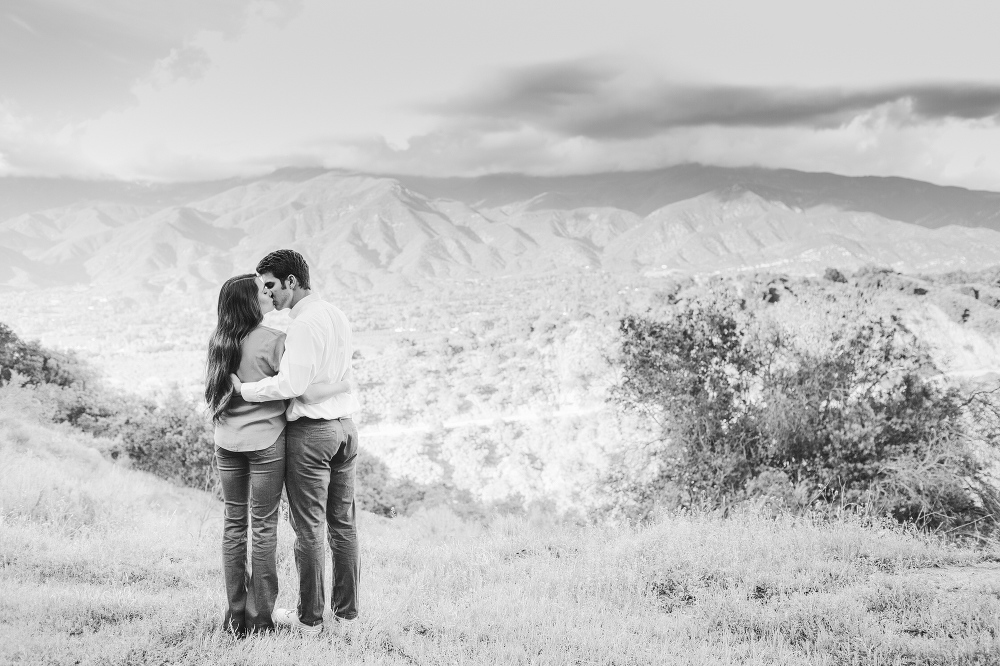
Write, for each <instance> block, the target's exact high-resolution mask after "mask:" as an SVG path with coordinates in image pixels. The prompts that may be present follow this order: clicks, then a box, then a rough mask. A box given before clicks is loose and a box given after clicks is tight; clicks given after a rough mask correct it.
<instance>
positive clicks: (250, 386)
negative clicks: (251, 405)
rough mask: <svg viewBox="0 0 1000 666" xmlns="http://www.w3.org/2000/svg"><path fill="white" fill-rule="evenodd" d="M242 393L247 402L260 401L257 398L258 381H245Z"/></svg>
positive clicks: (241, 387) (241, 388)
mask: <svg viewBox="0 0 1000 666" xmlns="http://www.w3.org/2000/svg"><path fill="white" fill-rule="evenodd" d="M240 395H241V396H243V399H244V400H246V401H247V402H260V400H259V399H258V398H257V382H243V385H242V386H240Z"/></svg>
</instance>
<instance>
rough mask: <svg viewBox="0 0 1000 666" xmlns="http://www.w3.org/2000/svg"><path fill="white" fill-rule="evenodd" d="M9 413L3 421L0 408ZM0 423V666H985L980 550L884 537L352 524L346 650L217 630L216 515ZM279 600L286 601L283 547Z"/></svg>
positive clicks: (991, 650)
mask: <svg viewBox="0 0 1000 666" xmlns="http://www.w3.org/2000/svg"><path fill="white" fill-rule="evenodd" d="M14 407H17V408H16V409H15V408H14ZM31 411H32V410H31V405H27V404H26V405H20V406H15V405H13V404H5V405H4V409H3V411H2V413H3V416H0V456H2V460H3V461H4V464H3V466H2V467H0V663H13V664H74V663H75V664H123V665H124V664H137V663H155V664H260V665H264V664H267V665H273V664H329V663H345V664H356V663H374V664H644V663H672V664H783V663H794V664H995V663H996V655H997V654H1000V567H998V565H997V564H996V562H997V561H1000V548H998V547H997V546H990V547H987V548H985V549H982V550H976V551H972V550H966V549H960V548H957V547H954V546H948V545H946V544H944V543H943V542H939V541H936V540H933V539H930V538H928V537H925V536H920V535H918V534H916V533H914V532H908V531H905V530H902V529H900V528H897V527H890V526H885V525H876V526H865V525H863V524H861V523H860V522H859V521H858V520H856V519H849V518H844V519H843V520H840V521H835V522H819V521H818V520H817V521H812V520H809V519H798V520H792V519H790V518H785V517H780V516H779V517H767V516H766V515H765V512H764V511H759V512H748V513H744V514H741V515H738V516H735V517H731V518H730V519H727V520H722V519H719V518H716V517H711V516H692V515H675V516H664V517H662V518H661V519H660V520H659V521H657V522H655V523H654V524H652V525H650V526H646V527H641V528H640V527H636V528H630V527H621V526H578V525H573V524H569V523H555V522H551V521H550V520H549V519H547V518H543V517H538V518H535V519H532V518H530V517H529V518H509V517H508V518H497V519H495V520H493V521H492V522H491V523H490V524H489V525H481V524H470V523H463V522H461V521H459V520H458V519H457V518H455V517H454V515H453V514H451V513H450V512H448V511H447V510H445V509H439V510H436V511H434V512H426V513H418V514H417V515H415V516H413V517H409V518H398V519H395V520H389V519H383V518H379V517H377V516H374V515H371V514H363V515H362V517H361V526H360V529H361V542H362V551H363V554H362V566H363V568H364V571H363V574H362V576H363V578H362V579H363V582H364V587H363V600H362V601H363V611H362V621H361V623H360V627H359V629H358V631H357V633H356V635H354V636H351V637H341V636H336V635H332V634H328V633H324V634H323V635H321V636H320V637H319V638H299V637H295V636H290V635H287V634H283V633H282V634H277V635H270V636H263V637H257V638H251V639H247V640H242V641H235V640H233V639H231V638H229V637H227V636H226V635H224V634H222V633H220V632H219V630H218V623H219V620H220V618H221V616H222V604H223V599H224V597H223V589H222V578H221V571H220V554H219V550H220V546H219V543H220V532H221V507H220V505H219V503H218V502H217V501H216V500H214V499H213V498H211V497H210V496H209V495H207V494H204V493H200V492H197V491H193V490H187V489H181V488H178V487H176V486H172V485H170V484H169V483H167V482H165V481H162V480H160V479H157V478H154V477H152V476H149V475H146V474H141V473H138V472H134V471H131V470H127V469H123V468H121V467H120V466H117V465H116V464H113V463H112V462H110V461H108V460H106V459H105V458H104V457H103V456H102V455H101V453H100V452H99V449H101V448H102V446H103V443H102V442H100V441H98V440H93V439H88V438H87V437H86V436H84V435H80V434H79V433H77V432H75V431H71V430H69V429H60V428H56V427H53V426H43V425H38V424H37V423H36V422H34V421H33V420H32V419H31V418H30V413H31ZM279 537H280V539H279V557H280V575H281V590H282V591H281V595H280V598H279V603H281V604H283V605H289V604H292V603H294V599H295V581H294V563H293V558H292V554H291V533H290V530H289V529H288V526H287V525H286V524H282V526H281V531H280V535H279Z"/></svg>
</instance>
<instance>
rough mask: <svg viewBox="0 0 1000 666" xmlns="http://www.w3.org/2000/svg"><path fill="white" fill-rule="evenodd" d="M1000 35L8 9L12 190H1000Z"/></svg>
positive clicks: (275, 7)
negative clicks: (704, 172) (815, 179)
mask: <svg viewBox="0 0 1000 666" xmlns="http://www.w3.org/2000/svg"><path fill="white" fill-rule="evenodd" d="M998 19H1000V7H998V6H996V5H995V4H993V3H986V2H970V3H963V4H961V5H957V6H942V5H939V4H937V3H931V2H906V3H903V2H886V3H879V4H878V5H874V6H873V5H871V4H870V3H862V2H860V1H854V0H852V1H850V2H843V3H837V4H836V5H829V6H816V5H808V6H807V5H802V4H801V3H794V2H788V1H786V0H767V1H762V2H758V3H753V4H752V5H748V4H746V3H737V2H727V1H717V2H706V3H699V4H698V5H691V6H664V5H663V4H662V3H653V2H648V1H640V0H629V1H626V2H622V3H616V4H615V5H614V6H610V5H605V4H603V3H598V2H589V1H588V2H584V3H580V2H572V3H571V2H565V1H562V0H558V1H554V2H550V3H545V4H544V5H538V4H537V3H529V2H522V1H520V0H518V1H514V2H509V3H504V4H503V5H502V6H499V5H498V6H471V5H467V4H465V3H461V2H456V1H455V0H432V1H429V2H426V3H421V4H420V5H419V6H417V5H411V4H408V3H396V2H389V3H376V4H364V5H358V4H348V5H338V4H333V3H325V2H321V1H320V0H256V1H253V2H243V1H240V0H218V1H216V2H195V1H194V0H184V1H183V2H176V3H170V4H169V5H163V4H161V3H155V2H152V0H138V1H130V2H120V1H118V0H114V1H109V2H103V3H101V4H100V5H98V6H94V5H92V4H90V3H84V2H81V1H79V0H40V1H36V2H28V0H12V2H10V3H8V4H7V5H6V7H5V8H4V10H3V11H0V53H3V55H4V57H2V58H0V175H21V176H40V177H73V178H84V179H102V180H103V179H113V180H125V181H128V182H198V181H206V180H217V179H225V178H232V177H247V176H260V175H263V174H266V173H269V172H271V171H273V170H275V169H278V168H283V167H322V168H341V169H347V170H350V171H358V172H363V173H376V174H407V175H420V176H434V177H445V176H447V177H475V176H480V175H485V174H498V173H518V174H531V175H538V176H548V175H564V174H591V173H604V172H618V171H645V170H650V169H658V168H663V167H666V166H670V165H675V164H684V163H699V164H706V165H714V166H722V167H734V166H739V167H746V166H759V167H762V168H770V169H775V168H785V169H794V170H800V171H807V172H820V173H834V174H840V175H845V176H858V175H870V176H899V177H904V178H911V179H916V180H921V181H926V182H931V183H935V184H940V185H954V186H960V187H966V188H970V189H985V190H991V191H996V190H1000V127H998V125H997V118H998V113H1000V75H998V74H997V72H996V69H995V67H994V66H993V63H995V62H996V61H997V60H998V57H1000V44H998V43H997V41H996V40H995V39H993V35H992V32H991V31H992V26H993V25H996V23H997V21H998ZM904 25H905V27H906V29H905V30H902V29H900V28H901V26H904Z"/></svg>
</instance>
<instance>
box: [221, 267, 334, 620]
mask: <svg viewBox="0 0 1000 666" xmlns="http://www.w3.org/2000/svg"><path fill="white" fill-rule="evenodd" d="M273 309H274V305H273V303H272V302H271V295H270V294H269V293H268V292H267V290H266V289H265V288H264V283H263V282H262V281H261V280H260V279H259V278H257V276H255V275H253V274H246V275H237V276H236V277H233V278H229V279H228V280H226V282H225V284H223V285H222V289H221V291H220V292H219V304H218V313H219V323H218V325H217V326H216V328H215V331H213V333H212V338H211V340H210V341H209V344H208V363H207V368H206V381H205V401H206V402H207V403H208V409H209V411H210V413H211V414H212V421H213V423H214V424H215V445H216V449H215V455H216V460H217V462H218V466H219V478H220V480H221V482H222V496H223V499H224V501H225V526H224V530H223V537H222V558H223V574H224V576H225V580H226V596H227V598H228V603H229V605H228V608H227V610H226V615H225V619H224V625H223V626H224V628H225V629H226V630H227V631H230V632H232V633H234V634H236V635H238V636H242V635H244V634H246V633H247V632H253V631H266V630H269V629H273V628H274V624H273V623H272V621H271V611H272V610H273V609H274V601H275V598H276V597H277V596H278V571H277V557H276V546H277V526H278V501H279V499H280V498H281V488H282V485H283V484H284V480H285V402H284V401H282V400H276V401H272V402H260V403H249V402H246V401H245V400H243V398H242V397H241V396H240V395H239V394H238V393H234V392H233V390H232V384H231V382H230V380H229V375H230V373H235V374H236V375H237V376H238V377H239V378H240V379H241V380H242V381H245V382H252V381H257V380H260V379H263V378H264V377H271V376H273V375H276V374H278V364H279V362H280V361H281V355H282V353H283V352H284V348H285V344H284V343H285V334H284V333H282V332H281V331H278V330H275V329H273V328H268V327H266V326H262V325H261V321H262V320H263V318H264V314H266V313H267V312H269V311H271V310H273ZM347 390H350V387H349V383H348V382H346V381H343V382H337V383H335V384H317V385H314V386H311V387H309V390H308V391H307V392H306V394H305V395H303V396H302V397H301V398H300V399H301V400H303V401H304V402H306V403H313V402H320V401H323V400H326V399H327V398H329V397H330V396H332V395H333V394H335V393H340V392H343V391H347ZM248 509H249V516H250V520H249V522H250V528H251V529H252V530H253V539H252V541H253V548H252V551H253V552H252V554H251V558H250V561H251V566H250V571H247V522H248V521H247V513H248Z"/></svg>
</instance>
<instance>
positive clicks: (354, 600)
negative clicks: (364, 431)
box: [285, 417, 361, 626]
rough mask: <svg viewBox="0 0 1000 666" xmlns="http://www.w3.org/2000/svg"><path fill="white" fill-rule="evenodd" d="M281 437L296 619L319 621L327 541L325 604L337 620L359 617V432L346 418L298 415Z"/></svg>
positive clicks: (305, 622)
mask: <svg viewBox="0 0 1000 666" xmlns="http://www.w3.org/2000/svg"><path fill="white" fill-rule="evenodd" d="M285 435H286V437H287V438H288V474H287V484H286V485H287V487H288V509H289V511H288V513H289V517H290V518H291V522H292V529H293V530H294V531H295V564H296V567H297V568H298V570H299V606H298V611H299V621H300V622H302V623H303V624H307V625H310V626H315V625H317V624H320V623H321V622H322V621H323V607H324V606H325V600H324V596H325V595H324V586H323V568H324V564H325V560H326V554H325V552H324V541H327V540H328V542H329V545H330V551H331V555H332V558H333V585H332V589H331V592H332V594H331V597H332V599H331V604H330V605H331V607H332V608H333V614H334V615H335V616H336V617H339V618H341V619H345V620H353V619H354V618H356V617H357V616H358V582H359V578H360V577H361V571H360V566H359V564H360V559H359V553H358V529H357V519H356V517H355V507H354V475H355V467H356V465H357V457H358V430H357V428H355V426H354V422H353V421H352V420H351V419H349V418H342V419H333V420H323V419H310V418H305V417H302V418H299V419H297V420H295V421H289V422H288V425H287V426H286V427H285ZM324 532H326V534H324ZM324 537H326V538H324Z"/></svg>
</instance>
